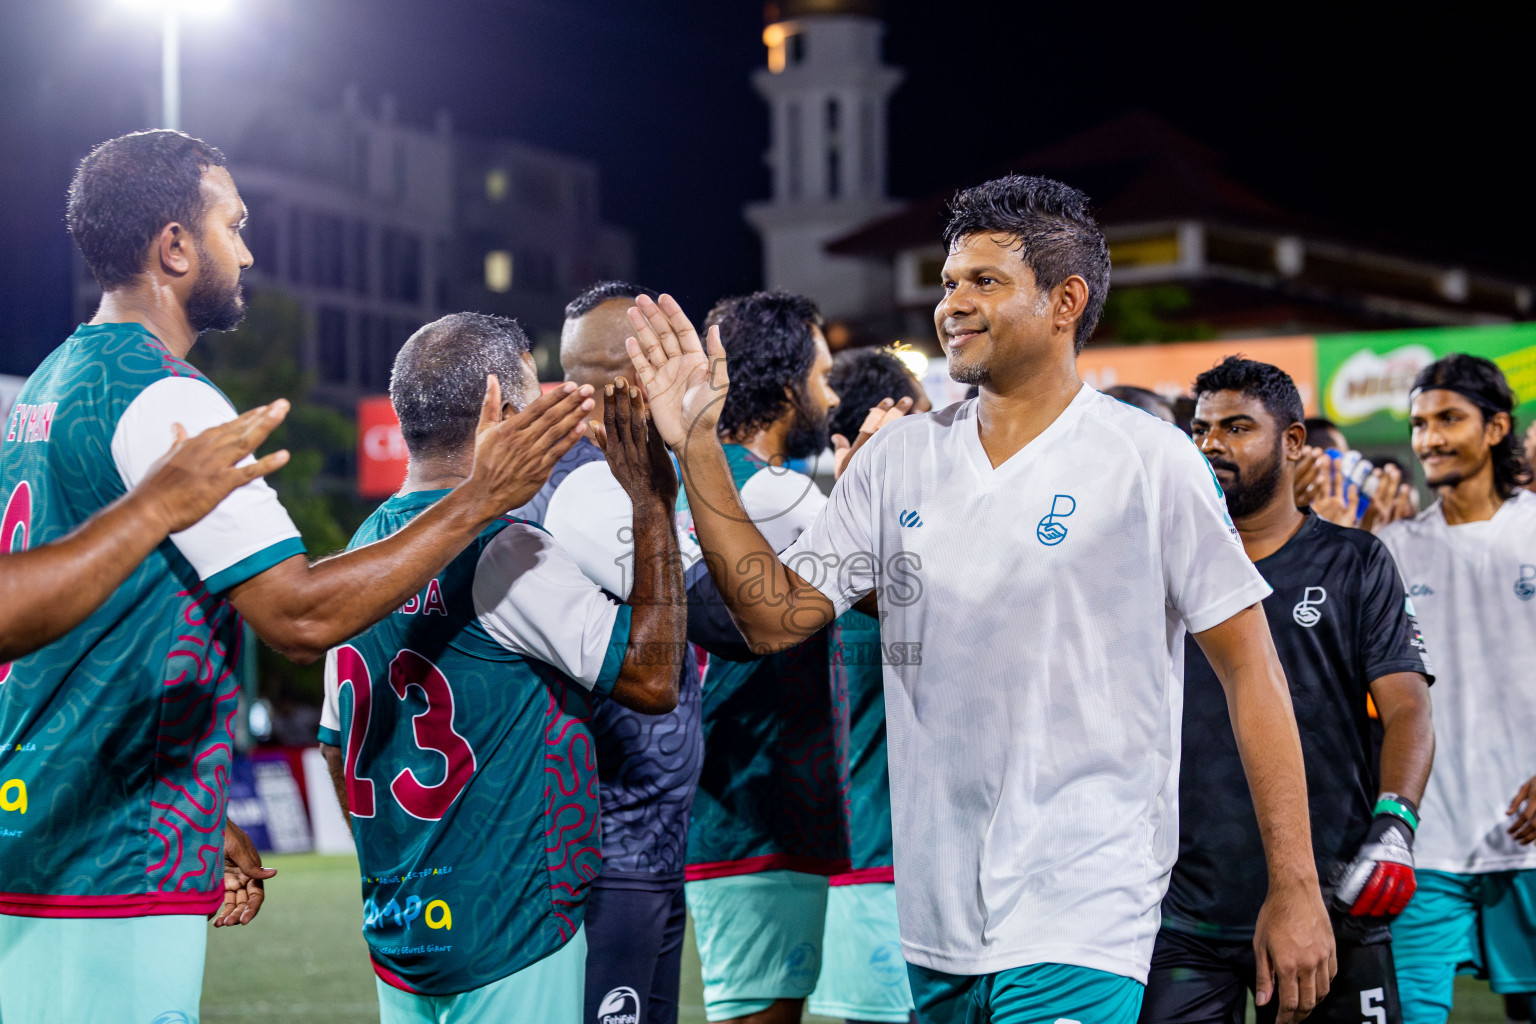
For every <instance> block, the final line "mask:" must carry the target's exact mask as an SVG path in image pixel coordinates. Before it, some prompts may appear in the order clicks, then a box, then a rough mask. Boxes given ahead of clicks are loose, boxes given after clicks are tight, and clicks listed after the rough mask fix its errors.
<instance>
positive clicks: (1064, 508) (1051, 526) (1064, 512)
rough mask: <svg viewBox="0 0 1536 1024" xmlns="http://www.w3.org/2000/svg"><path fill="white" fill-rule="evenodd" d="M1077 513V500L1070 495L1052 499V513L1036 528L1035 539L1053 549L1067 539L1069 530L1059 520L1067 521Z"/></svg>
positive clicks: (1059, 495)
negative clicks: (1066, 519)
mask: <svg viewBox="0 0 1536 1024" xmlns="http://www.w3.org/2000/svg"><path fill="white" fill-rule="evenodd" d="M1076 511H1077V499H1076V498H1074V497H1072V495H1070V494H1058V495H1056V496H1055V497H1054V498H1052V499H1051V511H1050V512H1049V513H1047V514H1046V516H1045V518H1043V519H1041V520H1040V523H1039V525H1038V526H1036V527H1035V537H1036V538H1038V539H1039V541H1040V543H1041V544H1044V545H1045V546H1046V547H1048V548H1053V547H1055V546H1056V545H1057V544H1060V543H1061V542H1062V541H1064V540H1066V539H1067V528H1066V527H1065V526H1062V525H1061V524H1060V523H1059V522H1057V520H1058V519H1065V518H1067V516H1070V515H1071V514H1072V513H1073V512H1076Z"/></svg>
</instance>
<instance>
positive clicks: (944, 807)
mask: <svg viewBox="0 0 1536 1024" xmlns="http://www.w3.org/2000/svg"><path fill="white" fill-rule="evenodd" d="M781 558H782V559H783V561H784V562H785V563H786V564H787V565H789V566H790V567H791V568H792V569H794V570H795V571H796V572H797V573H798V574H799V575H800V576H802V577H804V578H805V579H806V580H807V581H808V582H811V583H813V584H815V585H816V586H817V588H818V589H820V590H821V591H822V592H823V593H824V594H826V596H827V597H828V598H829V599H831V600H832V601H833V603H834V604H836V606H837V610H838V612H839V614H841V613H842V612H843V611H845V610H846V609H847V608H848V607H849V606H850V605H851V604H853V602H855V601H856V600H857V599H858V598H859V597H861V596H862V595H863V594H865V593H867V592H868V591H869V590H870V589H872V588H875V587H878V590H879V599H880V619H881V642H882V644H883V645H884V648H885V651H884V654H885V662H886V663H885V703H886V720H887V729H888V737H889V744H890V772H891V804H892V812H893V825H894V837H895V860H896V894H897V902H898V906H899V912H900V913H899V916H900V921H901V937H902V946H903V950H904V952H905V955H906V958H907V959H908V960H909V961H911V962H913V963H915V964H919V965H921V966H924V967H928V968H931V969H934V970H940V971H946V972H950V973H955V974H984V973H989V972H992V971H998V970H1003V969H1007V968H1012V967H1021V966H1025V965H1028V964H1034V963H1064V964H1075V965H1079V966H1083V967H1090V968H1095V969H1098V970H1103V971H1109V972H1112V973H1115V974H1119V975H1123V976H1125V977H1130V978H1134V979H1136V980H1138V981H1142V982H1145V981H1146V976H1147V967H1148V963H1149V962H1150V960H1151V955H1152V942H1153V939H1154V937H1155V936H1156V934H1157V930H1158V924H1159V904H1160V903H1161V901H1162V898H1163V893H1164V891H1165V890H1166V888H1167V884H1168V875H1169V872H1170V870H1171V869H1172V866H1173V861H1174V858H1175V856H1176V854H1177V853H1178V845H1179V828H1178V793H1179V785H1178V768H1179V730H1180V722H1181V715H1182V710H1183V679H1184V665H1183V660H1184V658H1183V655H1184V634H1185V630H1186V629H1190V630H1194V631H1196V632H1199V631H1201V630H1205V629H1209V628H1211V627H1212V626H1216V625H1219V624H1220V623H1222V622H1224V621H1226V620H1227V619H1228V618H1230V617H1232V616H1233V615H1235V614H1236V613H1238V612H1239V611H1241V610H1243V609H1244V608H1246V607H1248V606H1250V605H1253V604H1256V603H1257V602H1259V601H1261V600H1263V599H1264V597H1265V596H1267V595H1268V594H1269V586H1268V585H1267V584H1266V583H1265V582H1264V580H1263V578H1262V577H1261V576H1260V575H1259V573H1258V571H1257V570H1256V569H1255V568H1254V567H1253V564H1252V563H1251V562H1250V561H1249V560H1248V557H1247V555H1246V554H1244V552H1243V548H1242V544H1241V542H1240V541H1239V540H1238V537H1237V532H1236V530H1235V529H1234V528H1233V526H1232V523H1231V520H1230V519H1229V518H1228V516H1227V510H1226V504H1225V501H1224V499H1223V497H1222V494H1221V489H1220V487H1219V486H1218V485H1217V483H1216V479H1215V477H1214V476H1213V475H1212V473H1211V470H1210V467H1209V465H1208V464H1207V463H1206V461H1205V458H1204V456H1202V455H1201V454H1200V452H1199V450H1198V449H1196V448H1195V446H1194V445H1193V444H1191V443H1190V440H1189V438H1187V437H1185V436H1184V435H1183V434H1182V433H1180V432H1179V430H1178V429H1177V428H1175V427H1173V426H1171V425H1170V424H1167V423H1164V422H1163V421H1161V420H1159V419H1156V418H1154V417H1152V416H1149V415H1147V414H1146V413H1144V412H1142V411H1140V410H1139V409H1134V408H1132V407H1131V406H1128V405H1125V404H1123V403H1121V402H1117V401H1115V400H1114V399H1112V398H1109V397H1107V396H1105V395H1102V394H1100V393H1099V392H1097V391H1095V390H1093V389H1092V388H1090V387H1088V386H1086V385H1085V386H1084V387H1083V389H1082V390H1081V391H1080V392H1079V393H1078V395H1077V396H1076V398H1074V399H1073V401H1072V403H1071V404H1070V405H1069V406H1068V407H1067V409H1066V410H1065V411H1064V412H1063V413H1062V414H1061V415H1060V416H1059V417H1058V418H1057V419H1056V421H1055V422H1054V423H1052V424H1051V425H1050V426H1049V427H1048V428H1046V430H1045V431H1044V432H1043V433H1041V434H1040V436H1039V437H1037V438H1035V439H1034V440H1033V441H1031V442H1030V443H1029V444H1028V445H1027V446H1025V447H1024V449H1023V450H1021V451H1019V452H1018V453H1016V454H1015V455H1014V456H1013V457H1012V458H1010V459H1009V460H1008V461H1006V462H1005V463H1003V464H1002V465H1001V466H998V467H996V468H993V466H992V465H991V462H990V461H989V460H988V458H987V454H986V452H985V450H984V449H983V448H982V446H981V439H980V435H979V433H978V430H977V402H976V401H975V400H972V401H969V402H962V403H959V404H957V405H953V406H950V407H949V408H947V409H944V410H942V411H939V412H935V413H931V414H928V415H923V416H913V417H908V418H906V419H903V420H900V421H898V422H896V423H894V424H892V425H891V426H888V427H886V428H884V429H882V430H881V431H880V432H879V433H878V434H876V435H875V436H874V438H873V439H871V441H870V442H869V443H868V444H867V445H866V446H865V447H864V448H863V449H862V450H860V451H859V453H858V454H857V455H855V456H854V458H853V460H852V463H851V464H850V466H849V467H848V470H847V472H846V473H845V474H844V476H843V477H842V479H841V480H840V481H839V482H838V484H837V485H836V486H835V487H834V488H833V491H832V495H831V499H830V503H829V505H828V506H827V508H826V509H825V511H824V512H823V513H822V514H821V516H820V517H819V518H818V519H817V520H816V522H815V523H814V524H813V525H812V526H811V528H810V529H809V530H807V531H806V533H805V534H804V535H803V536H802V537H801V538H800V539H799V541H798V542H797V543H795V544H794V545H793V546H792V547H790V549H789V550H788V551H786V552H784V554H783V555H782V556H781Z"/></svg>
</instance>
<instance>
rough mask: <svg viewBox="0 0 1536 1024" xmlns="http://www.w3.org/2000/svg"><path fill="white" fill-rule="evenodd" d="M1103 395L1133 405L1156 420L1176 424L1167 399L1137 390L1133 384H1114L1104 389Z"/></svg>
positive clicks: (1146, 390)
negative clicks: (1164, 420) (1165, 420)
mask: <svg viewBox="0 0 1536 1024" xmlns="http://www.w3.org/2000/svg"><path fill="white" fill-rule="evenodd" d="M1104 393H1105V394H1106V395H1108V396H1109V397H1110V398H1113V399H1116V400H1118V401H1121V402H1124V403H1125V404H1126V405H1134V406H1135V407H1136V408H1138V409H1140V410H1141V411H1142V412H1144V413H1147V414H1148V415H1151V416H1156V417H1157V418H1158V419H1164V418H1166V419H1167V420H1168V422H1170V423H1173V422H1176V419H1177V418H1176V417H1175V416H1174V414H1173V405H1172V404H1171V403H1170V402H1169V401H1168V399H1166V398H1164V397H1163V396H1162V395H1160V394H1158V393H1157V392H1156V391H1153V390H1151V389H1149V388H1139V387H1137V386H1136V385H1134V384H1114V385H1111V386H1110V387H1107V388H1105V389H1104ZM1165 414H1166V415H1165Z"/></svg>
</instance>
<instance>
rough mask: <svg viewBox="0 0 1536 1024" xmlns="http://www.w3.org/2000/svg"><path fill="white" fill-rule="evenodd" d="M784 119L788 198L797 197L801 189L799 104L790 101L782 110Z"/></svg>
mask: <svg viewBox="0 0 1536 1024" xmlns="http://www.w3.org/2000/svg"><path fill="white" fill-rule="evenodd" d="M784 120H785V121H786V122H787V128H786V131H785V132H784V135H785V136H786V138H787V140H788V142H789V146H788V152H787V153H785V154H784V156H785V160H786V161H787V162H788V164H789V166H788V168H786V170H787V171H788V176H789V198H791V199H799V198H800V193H801V191H802V187H801V186H802V182H801V180H800V104H798V103H791V104H789V106H788V107H787V108H786V109H785V111H784Z"/></svg>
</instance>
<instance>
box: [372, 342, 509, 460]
mask: <svg viewBox="0 0 1536 1024" xmlns="http://www.w3.org/2000/svg"><path fill="white" fill-rule="evenodd" d="M528 347H529V346H528V335H527V333H525V332H524V331H523V328H522V327H521V326H520V325H519V324H518V322H517V321H516V320H509V319H507V318H506V317H503V316H490V315H489V314H486V313H450V314H449V315H447V316H445V317H443V318H441V319H439V320H434V321H432V322H431V323H430V324H427V325H426V326H425V327H423V328H421V329H420V330H419V331H417V332H416V333H415V334H413V335H411V336H410V338H408V339H407V340H406V342H405V344H404V345H403V346H402V347H401V349H400V352H399V354H398V355H396V356H395V366H394V369H393V370H392V371H391V372H390V376H389V400H390V404H392V405H393V406H394V407H395V416H396V417H398V418H399V420H400V433H401V435H402V436H403V437H404V439H405V446H406V448H407V449H409V450H410V453H411V456H412V457H413V458H420V457H423V456H428V457H430V456H441V455H451V454H454V453H456V452H458V451H460V450H462V449H463V447H464V446H465V445H466V444H471V443H473V441H474V438H475V426H476V425H477V424H478V423H479V422H480V406H481V403H482V402H483V401H484V399H485V378H486V375H487V374H492V373H494V374H495V375H496V377H497V379H498V380H499V381H500V382H501V395H502V400H503V401H505V402H510V403H511V404H512V407H513V408H514V409H518V408H521V407H522V405H523V389H524V387H525V386H526V385H527V380H526V374H527V369H526V368H525V367H524V366H523V353H525V352H527V351H528Z"/></svg>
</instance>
